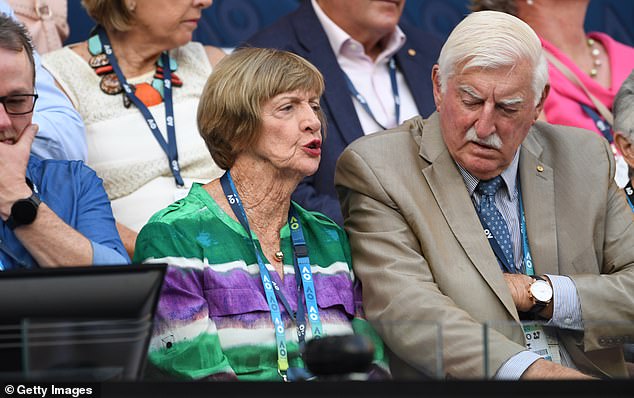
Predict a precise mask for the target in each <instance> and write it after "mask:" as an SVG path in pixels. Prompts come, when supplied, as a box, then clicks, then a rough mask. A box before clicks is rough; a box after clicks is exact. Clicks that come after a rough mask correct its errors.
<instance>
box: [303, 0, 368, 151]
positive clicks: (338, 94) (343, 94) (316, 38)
mask: <svg viewBox="0 0 634 398" xmlns="http://www.w3.org/2000/svg"><path fill="white" fill-rule="evenodd" d="M292 24H293V28H294V29H295V32H296V33H297V39H298V41H299V44H300V45H301V46H302V47H303V49H304V51H305V53H303V54H300V55H301V56H304V57H305V58H306V59H308V60H309V61H310V62H311V63H312V64H313V65H315V67H317V69H319V71H320V72H321V73H322V74H323V75H324V79H325V80H326V91H325V92H324V95H323V97H322V101H323V103H324V105H325V108H326V111H327V112H328V113H329V115H330V119H329V122H331V123H334V124H336V130H339V132H340V134H341V136H342V137H343V139H344V141H345V142H346V144H349V143H351V142H352V141H354V140H355V139H357V138H359V137H361V136H362V135H363V130H362V129H361V122H359V118H358V117H357V113H356V110H355V108H354V104H353V103H352V97H351V96H350V93H349V92H348V89H347V85H346V80H345V78H344V73H343V71H342V70H341V68H340V67H339V63H338V62H337V57H336V56H335V53H334V52H333V50H332V47H331V46H330V42H329V41H328V36H326V32H324V29H323V28H322V27H321V24H320V23H319V19H318V18H317V15H315V11H314V10H313V7H312V5H311V3H310V1H306V2H303V3H302V5H301V6H300V8H299V9H298V11H297V14H296V17H295V18H294V19H293V21H292ZM333 130H335V129H334V128H333Z"/></svg>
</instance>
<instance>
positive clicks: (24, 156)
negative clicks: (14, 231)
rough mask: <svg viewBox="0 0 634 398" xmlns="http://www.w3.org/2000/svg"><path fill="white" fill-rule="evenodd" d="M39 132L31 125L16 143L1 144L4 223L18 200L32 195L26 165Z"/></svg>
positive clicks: (0, 208) (0, 187)
mask: <svg viewBox="0 0 634 398" xmlns="http://www.w3.org/2000/svg"><path fill="white" fill-rule="evenodd" d="M37 130H38V126H37V125H36V124H29V125H27V126H26V127H25V128H24V130H23V131H22V132H21V133H20V135H19V136H18V140H17V141H16V142H14V143H11V142H0V170H2V173H0V218H2V220H3V221H6V220H7V218H8V217H9V214H11V206H13V203H14V202H15V201H16V200H18V199H23V198H27V197H29V196H30V195H31V188H29V186H28V185H27V184H26V180H25V176H26V165H27V163H28V162H29V156H30V154H31V145H32V144H33V140H34V139H35V134H37Z"/></svg>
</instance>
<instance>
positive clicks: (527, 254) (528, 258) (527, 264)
mask: <svg viewBox="0 0 634 398" xmlns="http://www.w3.org/2000/svg"><path fill="white" fill-rule="evenodd" d="M518 195H519V201H520V235H521V236H522V250H523V254H524V257H523V259H522V262H523V267H522V268H523V270H524V273H525V274H526V275H529V276H532V275H535V268H534V267H533V256H532V255H531V249H530V245H529V244H528V233H527V232H526V215H525V214H524V203H523V202H522V191H521V188H520V187H519V185H518ZM478 218H480V222H481V223H482V226H483V227H484V228H485V229H486V230H487V231H488V234H487V235H486V237H487V240H488V242H489V244H490V245H491V249H493V253H495V257H497V259H498V261H499V262H500V264H501V265H502V266H503V267H504V269H505V270H506V271H507V272H510V273H512V274H515V273H517V269H516V268H515V264H509V261H508V259H507V258H506V256H505V255H504V252H503V251H502V248H501V247H500V244H499V243H498V241H497V239H496V238H495V235H494V234H493V232H492V229H491V228H489V227H488V225H487V223H486V221H485V220H484V219H482V217H481V216H480V213H478Z"/></svg>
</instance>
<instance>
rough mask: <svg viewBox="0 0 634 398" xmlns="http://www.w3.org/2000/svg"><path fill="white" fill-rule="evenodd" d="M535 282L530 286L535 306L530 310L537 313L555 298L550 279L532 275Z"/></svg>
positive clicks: (530, 294) (529, 292) (529, 289)
mask: <svg viewBox="0 0 634 398" xmlns="http://www.w3.org/2000/svg"><path fill="white" fill-rule="evenodd" d="M532 277H533V279H535V280H534V281H533V283H531V285H530V286H529V287H528V294H529V296H530V297H531V299H532V300H533V307H532V308H531V309H530V310H528V312H530V313H533V314H537V313H539V312H541V311H542V310H543V309H544V308H546V306H547V305H548V304H550V302H551V301H552V300H553V288H552V287H551V286H550V283H548V281H547V280H546V279H544V278H542V277H540V276H537V275H533V276H532Z"/></svg>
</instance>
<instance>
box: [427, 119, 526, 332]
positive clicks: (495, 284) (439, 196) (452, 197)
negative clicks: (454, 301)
mask: <svg viewBox="0 0 634 398" xmlns="http://www.w3.org/2000/svg"><path fill="white" fill-rule="evenodd" d="M420 156H421V157H423V158H424V159H425V160H426V161H427V162H429V163H430V165H429V166H427V167H425V168H424V169H423V170H422V173H423V176H424V177H425V179H426V180H427V183H428V184H429V187H430V188H431V190H432V192H433V194H434V197H435V199H436V201H437V202H438V206H439V207H440V209H441V211H442V213H443V215H444V217H445V219H446V220H447V223H448V224H449V227H450V228H451V230H452V232H453V233H454V236H455V237H456V239H457V240H458V242H459V243H460V245H461V246H462V247H463V249H464V251H465V253H466V254H467V256H468V257H469V259H470V260H471V262H472V263H473V265H474V266H475V267H476V268H477V269H478V271H479V272H480V274H481V275H482V277H483V279H484V280H485V281H486V283H487V284H488V285H489V287H490V288H491V289H492V290H493V291H494V292H495V294H496V295H497V296H498V298H499V299H500V301H501V302H502V303H503V304H504V306H505V307H506V309H507V310H508V312H509V313H510V314H511V316H513V318H514V319H515V320H517V321H519V317H518V313H517V310H516V309H515V304H514V303H513V298H512V297H511V294H510V292H509V289H508V287H507V285H506V282H505V281H504V277H503V276H502V273H501V272H500V267H499V265H498V262H497V259H496V258H495V254H494V253H493V250H492V249H491V246H490V245H489V242H488V241H487V239H486V237H485V235H484V230H483V228H482V225H481V224H480V219H479V218H478V215H477V214H476V211H475V208H474V206H473V202H472V201H471V198H470V197H469V193H468V191H467V188H466V186H465V184H464V180H463V179H462V175H461V174H460V171H459V170H458V168H457V166H456V165H455V162H454V161H453V159H452V158H451V155H450V154H449V152H448V151H447V147H446V146H445V143H444V141H443V140H442V136H441V134H440V126H439V124H438V115H437V114H436V113H434V114H432V115H431V116H430V118H429V119H426V120H425V124H424V128H423V135H422V138H421V150H420Z"/></svg>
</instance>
